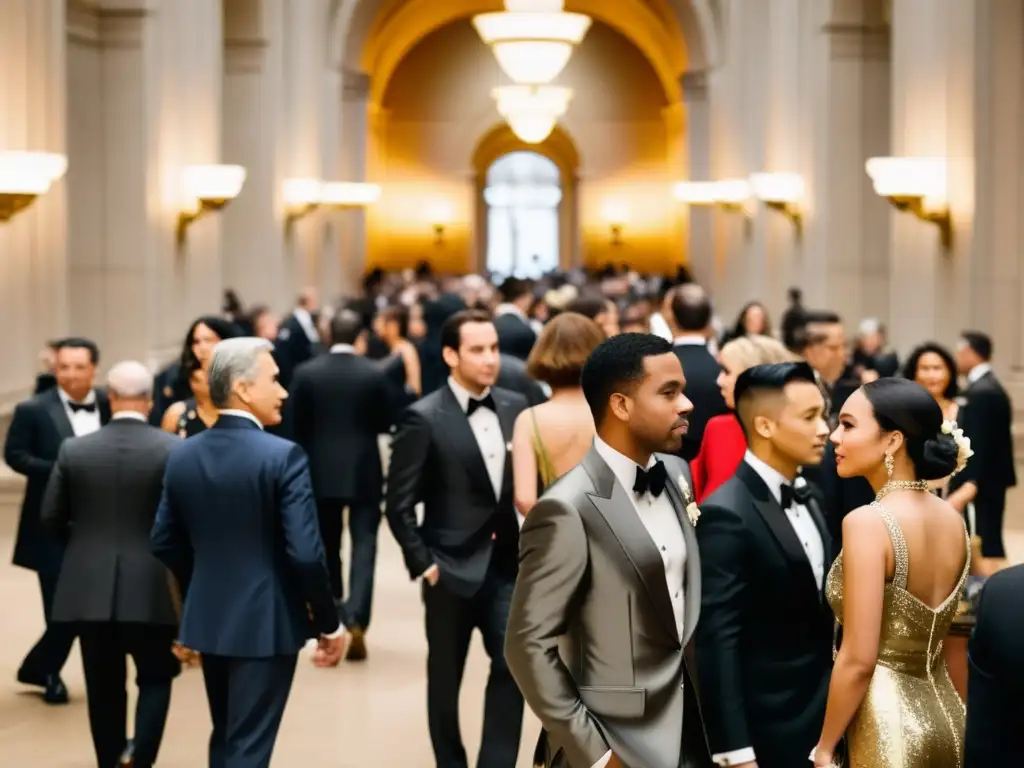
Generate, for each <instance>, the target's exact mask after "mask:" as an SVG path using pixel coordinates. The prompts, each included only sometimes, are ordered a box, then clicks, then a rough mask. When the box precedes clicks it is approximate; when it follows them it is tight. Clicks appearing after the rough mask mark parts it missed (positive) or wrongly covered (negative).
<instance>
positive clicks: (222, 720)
mask: <svg viewBox="0 0 1024 768" xmlns="http://www.w3.org/2000/svg"><path fill="white" fill-rule="evenodd" d="M297 659H298V655H297V654H290V655H287V656H270V657H268V658H261V659H251V658H240V657H236V656H212V655H210V654H206V653H204V654H203V682H204V683H205V684H206V699H207V702H208V703H209V705H210V719H211V720H213V733H212V734H210V768H268V766H269V765H270V757H271V755H272V754H273V752H274V743H275V742H276V741H277V731H278V729H279V728H280V727H281V717H282V716H283V715H284V708H285V705H286V704H287V703H288V695H289V693H291V689H292V680H293V679H294V678H295V663H296V660H297Z"/></svg>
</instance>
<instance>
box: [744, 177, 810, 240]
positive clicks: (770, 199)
mask: <svg viewBox="0 0 1024 768" xmlns="http://www.w3.org/2000/svg"><path fill="white" fill-rule="evenodd" d="M750 188H751V189H752V190H753V192H754V196H755V197H756V198H757V199H758V200H760V201H761V202H763V203H764V204H765V205H767V206H768V207H769V208H773V209H775V210H776V211H780V212H781V213H782V214H783V215H784V216H785V217H786V218H787V219H789V220H790V221H792V222H793V226H795V227H796V232H797V236H798V237H799V236H800V234H801V232H802V230H803V214H802V213H801V211H800V201H801V200H803V198H804V179H803V176H801V175H800V174H798V173H755V174H752V175H751V176H750Z"/></svg>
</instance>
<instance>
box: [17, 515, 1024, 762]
mask: <svg viewBox="0 0 1024 768" xmlns="http://www.w3.org/2000/svg"><path fill="white" fill-rule="evenodd" d="M13 501H14V499H13V498H12V497H11V496H10V495H8V496H7V497H6V498H5V497H3V496H0V553H2V557H3V558H4V560H5V561H6V559H7V553H9V552H10V544H11V537H12V535H13V531H14V524H15V521H16V519H17V515H16V507H15V506H14V504H13V503H12V502H13ZM1022 501H1024V499H1022V498H1020V497H1019V496H1018V499H1015V500H1014V502H1015V503H1014V504H1013V508H1015V509H1016V510H1017V514H1016V515H1014V516H1011V519H1010V520H1008V523H1009V527H1010V528H1011V529H1012V530H1011V532H1010V533H1009V534H1008V537H1007V542H1008V546H1009V547H1010V549H1011V555H1012V559H1013V560H1014V561H1015V562H1021V561H1022V560H1024V519H1021V518H1022V517H1024V514H1021V513H1022V512H1024V509H1022V507H1024V504H1022V503H1021V502H1022ZM380 541H381V546H380V560H379V561H378V566H377V588H376V590H377V591H376V608H375V613H374V625H373V631H372V633H371V635H370V637H369V641H370V654H371V655H370V659H369V661H368V662H367V663H366V664H363V665H358V666H353V665H346V666H342V667H341V668H340V669H337V670H330V671H324V670H317V669H314V668H313V667H312V666H311V665H310V664H309V663H308V662H306V661H304V660H303V661H302V662H300V664H299V671H298V674H297V677H296V681H295V687H294V688H293V690H292V696H291V701H290V703H289V706H288V711H287V713H286V714H285V719H284V723H283V725H282V728H281V735H280V738H279V739H278V746H277V751H276V754H275V759H274V765H275V766H277V767H278V768H285V766H287V768H299V766H302V765H310V766H317V767H318V768H321V767H322V768H356V767H357V766H358V767H359V768H364V766H381V767H382V768H390V767H391V766H402V768H429V767H430V766H432V765H433V761H432V758H431V752H430V743H429V739H428V736H427V719H426V709H425V683H424V668H425V660H426V645H425V642H424V639H423V628H422V608H421V604H420V601H419V598H418V590H417V589H416V588H415V586H414V585H413V584H411V583H410V582H409V581H408V579H407V578H406V574H405V569H404V567H403V566H402V562H401V557H400V555H399V552H398V550H397V548H396V546H395V544H394V541H393V539H392V538H391V535H390V533H389V532H388V531H387V530H386V528H382V530H381V536H380ZM0 595H2V596H3V623H2V626H0V768H9V767H11V768H21V767H22V766H25V767H26V768H27V766H45V767H46V768H91V766H94V765H95V761H94V758H93V754H92V746H91V742H90V740H89V729H88V723H87V721H86V711H85V702H84V693H83V688H82V669H81V663H80V661H79V657H78V653H77V649H76V651H75V652H74V653H73V655H72V657H71V660H70V661H69V663H68V665H67V667H66V668H65V674H64V677H65V680H66V681H67V683H68V686H69V687H70V689H71V696H72V701H71V703H70V704H69V705H68V706H66V707H47V706H46V705H44V704H43V703H42V702H41V701H40V700H39V699H38V698H37V697H36V696H35V695H33V694H31V693H29V692H27V691H26V690H25V689H22V688H21V687H20V686H18V685H16V684H15V683H14V675H15V670H16V669H17V665H18V663H19V661H20V659H21V657H22V655H23V654H24V653H25V651H26V650H27V649H28V647H29V646H30V644H31V643H32V642H34V641H35V639H36V637H37V636H38V634H39V632H40V630H41V627H42V617H41V615H40V607H39V602H38V601H39V597H38V592H37V588H36V582H35V579H34V578H33V575H32V574H30V573H28V572H27V571H23V570H21V569H18V568H13V567H10V566H8V565H6V563H4V564H2V565H0ZM487 664H488V662H487V657H486V655H485V654H484V652H483V647H482V646H481V645H480V643H479V642H478V641H477V642H476V643H475V644H474V648H473V651H472V653H471V656H470V660H469V664H468V668H467V671H466V679H465V682H464V684H463V695H462V723H463V731H464V737H465V742H466V746H467V749H468V751H469V754H470V755H471V756H472V755H474V754H475V751H476V747H477V744H478V743H479V738H480V719H481V711H482V697H483V688H484V683H485V681H486V676H487ZM538 729H539V726H538V724H537V722H536V720H535V719H534V718H533V717H532V716H531V715H529V714H527V717H526V722H525V724H524V728H523V741H522V749H521V751H520V760H519V765H520V766H522V767H523V768H525V767H526V766H529V765H530V757H531V756H532V753H533V745H534V744H535V743H536V735H537V732H538ZM208 735H209V715H208V713H207V709H206V699H205V696H204V693H203V685H202V678H201V673H200V672H199V671H198V670H189V671H187V672H185V673H184V674H183V675H182V677H180V678H179V679H178V682H177V683H176V684H175V688H174V697H173V701H172V705H171V714H170V719H169V722H168V725H167V734H166V737H165V739H164V745H163V751H162V753H161V760H160V766H161V768H198V767H199V766H202V765H205V755H206V753H205V748H206V739H207V737H208ZM470 760H471V763H470V764H471V765H472V764H473V758H472V757H471V758H470ZM485 768H486V767H485Z"/></svg>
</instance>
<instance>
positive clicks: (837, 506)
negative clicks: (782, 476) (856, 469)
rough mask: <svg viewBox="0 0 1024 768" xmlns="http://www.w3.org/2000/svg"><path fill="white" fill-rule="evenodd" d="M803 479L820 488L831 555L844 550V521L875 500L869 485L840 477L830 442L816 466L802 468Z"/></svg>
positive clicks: (855, 478)
mask: <svg viewBox="0 0 1024 768" xmlns="http://www.w3.org/2000/svg"><path fill="white" fill-rule="evenodd" d="M803 476H804V478H806V479H807V480H808V481H809V482H811V483H814V484H815V485H816V486H817V487H818V488H820V489H821V493H822V496H823V497H824V504H823V506H824V512H825V518H826V519H827V521H828V530H829V533H830V534H831V535H832V550H833V555H837V554H838V553H839V550H841V549H842V548H843V518H844V517H846V516H847V515H848V514H849V513H850V512H852V511H853V510H855V509H857V508H858V507H863V506H865V505H867V504H870V503H871V502H872V501H874V500H875V492H874V491H873V490H871V483H869V482H868V481H867V479H866V478H863V477H840V476H839V472H838V469H837V468H836V447H835V446H834V445H833V444H832V441H831V440H830V441H829V442H828V443H826V445H825V455H824V456H823V457H822V459H821V464H819V465H818V466H816V467H804V470H803Z"/></svg>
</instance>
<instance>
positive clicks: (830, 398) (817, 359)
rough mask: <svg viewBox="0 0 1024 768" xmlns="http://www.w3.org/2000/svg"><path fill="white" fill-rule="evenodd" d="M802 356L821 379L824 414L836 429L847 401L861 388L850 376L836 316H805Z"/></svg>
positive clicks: (843, 337)
mask: <svg viewBox="0 0 1024 768" xmlns="http://www.w3.org/2000/svg"><path fill="white" fill-rule="evenodd" d="M804 320H805V321H806V323H805V326H804V332H805V334H806V335H805V337H804V348H803V351H802V355H803V357H804V359H805V360H806V361H807V362H808V363H810V365H811V368H813V369H814V370H815V372H816V373H817V377H818V384H819V386H820V387H821V388H822V394H823V395H824V396H825V401H826V402H825V413H826V415H827V416H828V417H829V418H830V420H831V421H830V424H832V425H833V426H834V424H835V420H836V419H837V418H838V416H839V411H840V410H841V409H842V407H843V403H845V402H846V398H847V397H849V396H850V395H851V394H853V392H854V391H855V390H856V389H857V388H858V387H859V386H860V380H859V379H856V378H855V377H853V376H847V375H846V373H847V363H848V354H847V349H846V329H845V328H844V327H843V321H842V319H841V318H840V317H839V315H837V314H836V313H835V312H827V311H813V312H806V313H805V314H804Z"/></svg>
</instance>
